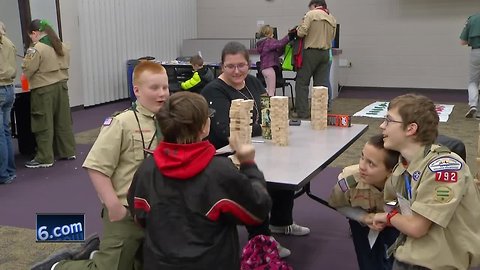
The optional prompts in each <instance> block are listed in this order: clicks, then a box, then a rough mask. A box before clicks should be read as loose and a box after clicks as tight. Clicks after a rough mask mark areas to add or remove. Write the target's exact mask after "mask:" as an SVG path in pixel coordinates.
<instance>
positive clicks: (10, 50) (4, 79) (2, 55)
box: [0, 35, 17, 85]
mask: <svg viewBox="0 0 480 270" xmlns="http://www.w3.org/2000/svg"><path fill="white" fill-rule="evenodd" d="M16 53H17V50H16V49H15V46H14V45H13V43H12V41H11V40H10V39H8V38H7V37H6V36H3V35H0V85H10V84H13V79H15V75H16V74H17V63H16V62H15V54H16Z"/></svg>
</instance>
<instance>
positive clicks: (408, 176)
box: [403, 172, 412, 201]
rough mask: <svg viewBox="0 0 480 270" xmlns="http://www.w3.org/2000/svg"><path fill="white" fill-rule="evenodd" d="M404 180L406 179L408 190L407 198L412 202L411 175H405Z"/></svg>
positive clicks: (406, 173)
mask: <svg viewBox="0 0 480 270" xmlns="http://www.w3.org/2000/svg"><path fill="white" fill-rule="evenodd" d="M403 179H405V189H406V190H407V191H406V192H407V197H408V200H409V201H410V200H411V199H412V186H411V184H410V174H409V173H408V172H405V173H404V174H403Z"/></svg>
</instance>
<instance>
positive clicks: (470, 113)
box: [465, 107, 477, 118]
mask: <svg viewBox="0 0 480 270" xmlns="http://www.w3.org/2000/svg"><path fill="white" fill-rule="evenodd" d="M476 113H477V108H476V107H470V109H469V110H468V112H467V113H466V114H465V118H472V117H473V116H474V115H475V114H476Z"/></svg>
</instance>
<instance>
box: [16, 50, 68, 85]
mask: <svg viewBox="0 0 480 270" xmlns="http://www.w3.org/2000/svg"><path fill="white" fill-rule="evenodd" d="M63 52H64V54H65V56H58V55H57V54H56V53H55V50H54V49H53V48H52V47H50V46H49V45H46V44H43V43H42V42H37V43H35V45H34V46H33V47H30V48H28V50H27V54H26V55H25V58H24V59H23V64H22V69H23V73H25V75H26V76H27V78H28V80H29V83H30V88H31V89H35V88H39V87H42V86H47V85H52V84H54V83H57V82H60V81H63V80H67V79H68V67H69V65H70V50H69V48H68V47H67V46H65V45H64V46H63Z"/></svg>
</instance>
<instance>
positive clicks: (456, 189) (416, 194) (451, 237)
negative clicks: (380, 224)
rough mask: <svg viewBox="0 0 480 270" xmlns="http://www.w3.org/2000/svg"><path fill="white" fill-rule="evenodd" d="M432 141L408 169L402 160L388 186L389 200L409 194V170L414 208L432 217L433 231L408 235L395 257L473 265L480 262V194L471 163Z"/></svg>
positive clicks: (433, 265) (440, 265)
mask: <svg viewBox="0 0 480 270" xmlns="http://www.w3.org/2000/svg"><path fill="white" fill-rule="evenodd" d="M439 147H440V146H438V145H433V146H431V147H430V148H428V149H425V148H424V149H422V150H421V151H419V153H418V154H417V155H416V156H415V157H414V159H413V160H412V161H411V162H410V164H409V165H408V167H407V168H405V165H402V164H399V165H398V166H397V167H396V168H395V170H394V172H393V175H392V177H391V180H387V183H386V185H385V200H386V201H391V200H392V199H395V198H396V196H395V194H396V192H398V193H400V194H403V197H405V198H407V193H406V188H405V180H404V176H403V174H404V172H408V173H409V175H410V176H411V190H412V198H411V199H410V204H411V209H412V210H413V211H414V212H415V213H417V214H419V215H422V216H424V217H425V218H427V219H429V220H431V221H432V226H431V227H430V230H429V231H428V233H427V234H426V235H425V236H423V237H421V238H419V239H414V238H411V237H408V236H407V238H406V241H405V243H403V244H402V245H400V246H399V247H398V248H397V250H396V252H395V258H396V259H398V260H399V261H402V262H405V263H409V264H413V265H419V266H423V267H427V268H430V269H468V268H469V266H470V265H472V266H473V265H478V264H479V263H480V211H478V206H479V205H480V192H479V189H478V187H477V186H476V185H475V183H474V181H473V177H472V175H471V174H470V169H469V168H468V166H467V164H465V162H464V161H463V160H462V159H461V158H460V157H459V156H458V155H457V154H455V153H453V152H450V151H449V150H448V149H445V148H444V147H442V148H439Z"/></svg>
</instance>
